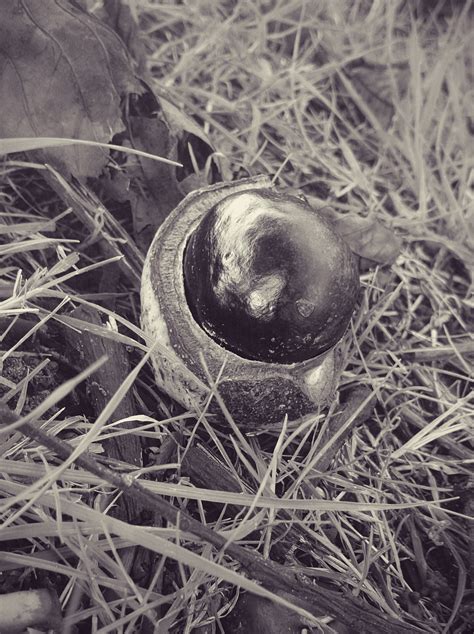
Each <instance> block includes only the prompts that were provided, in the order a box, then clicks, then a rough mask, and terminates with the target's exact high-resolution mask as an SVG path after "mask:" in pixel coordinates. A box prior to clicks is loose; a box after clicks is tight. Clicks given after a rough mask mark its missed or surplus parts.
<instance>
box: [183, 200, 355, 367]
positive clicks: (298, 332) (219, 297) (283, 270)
mask: <svg viewBox="0 0 474 634" xmlns="http://www.w3.org/2000/svg"><path fill="white" fill-rule="evenodd" d="M184 281H185V289H186V298H187V301H188V305H189V307H190V309H191V312H192V314H193V316H194V318H195V320H196V321H197V322H198V324H199V325H200V326H201V327H202V328H203V329H204V330H205V331H206V333H207V334H208V335H209V336H210V337H212V338H213V339H214V340H215V341H217V342H218V343H219V344H220V345H221V346H223V347H224V348H226V349H227V350H231V351H232V352H234V353H235V354H238V355H240V356H242V357H244V358H246V359H253V360H257V361H265V362H273V363H294V362H297V361H305V360H306V359H310V358H313V357H316V356H318V355H320V354H322V353H323V352H325V351H326V350H328V349H329V348H332V347H333V346H334V345H335V344H336V342H337V341H338V340H339V339H340V338H341V337H342V335H343V334H344V332H345V330H346V328H347V325H348V323H349V320H350V318H351V315H352V312H353V310H354V305H355V302H356V299H357V294H358V290H359V276H358V265H357V262H356V259H355V257H354V256H353V254H352V252H351V250H350V249H349V247H348V245H347V244H346V243H345V242H344V240H343V239H342V238H341V237H340V236H339V235H338V234H337V233H336V232H335V230H334V229H333V227H332V225H331V224H330V223H329V222H328V221H327V220H326V219H325V218H324V217H323V216H322V215H321V214H320V213H319V212H317V211H316V210H314V209H312V208H311V207H310V206H309V205H308V204H306V203H305V202H303V201H302V200H300V199H299V198H296V197H294V196H289V195H287V194H280V193H277V192H274V191H271V190H268V189H260V190H250V191H246V192H243V193H236V194H233V195H230V196H228V197H227V198H224V200H222V201H220V202H219V203H217V204H216V205H214V207H213V208H212V209H210V210H209V211H208V212H207V213H206V214H205V215H204V216H203V218H202V219H201V221H200V222H199V225H198V226H197V227H196V229H195V230H194V231H193V233H192V235H191V237H190V238H189V240H188V243H187V245H186V250H185V256H184Z"/></svg>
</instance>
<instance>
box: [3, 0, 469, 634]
mask: <svg viewBox="0 0 474 634" xmlns="http://www.w3.org/2000/svg"><path fill="white" fill-rule="evenodd" d="M132 8H133V12H134V13H135V16H136V18H137V20H138V22H139V25H140V29H141V32H142V33H143V35H144V37H145V45H146V48H147V62H148V70H149V73H150V75H151V77H152V79H153V81H154V82H155V83H156V88H157V89H159V90H163V89H165V90H167V91H168V93H169V94H170V95H171V97H172V98H173V100H174V101H175V102H176V103H177V104H179V106H180V107H181V108H182V109H183V110H184V111H186V112H187V113H188V114H190V115H193V116H194V117H195V118H196V119H197V120H198V121H199V123H200V124H201V125H202V126H203V128H204V130H205V132H206V133H207V135H208V136H209V138H210V139H211V140H212V143H213V144H214V146H215V148H216V149H217V150H218V151H219V153H220V154H221V155H222V159H221V165H222V172H223V176H224V178H225V179H234V178H238V177H241V176H244V175H247V174H258V173H264V174H269V175H271V176H272V177H274V179H275V182H276V183H277V184H278V185H279V186H281V187H285V188H287V189H289V190H293V191H295V192H296V191H298V192H301V193H303V194H304V195H305V196H306V198H307V199H308V200H309V201H310V203H311V204H313V205H314V206H317V207H323V206H328V205H329V206H331V207H332V208H333V209H334V210H335V212H336V213H337V214H340V215H344V214H356V215H359V216H362V217H368V218H370V219H373V220H378V221H380V222H382V223H383V224H385V225H386V226H388V227H390V228H391V229H392V230H393V231H394V232H396V233H397V234H398V235H399V236H400V237H401V238H402V240H403V247H402V250H401V252H400V255H399V256H398V258H397V260H396V262H395V263H394V264H393V265H391V266H383V265H380V266H371V267H369V266H367V267H365V268H364V272H363V275H362V282H363V295H362V299H361V304H360V308H359V310H358V312H357V313H356V315H355V316H354V318H353V321H352V325H351V330H350V332H349V333H348V335H347V338H346V342H345V346H344V371H343V373H342V375H341V378H340V383H339V386H338V399H337V400H336V401H335V402H334V403H333V404H332V405H331V406H330V407H329V410H328V411H322V412H319V413H317V414H315V416H314V417H311V418H310V419H307V420H303V421H301V422H300V423H298V424H297V425H291V426H289V427H287V426H285V425H282V427H281V428H279V429H277V430H275V431H274V432H268V431H266V432H265V433H262V434H257V433H256V434H252V435H250V436H244V435H242V434H239V433H236V432H235V431H232V430H231V431H230V432H227V433H223V432H221V431H220V430H218V429H214V428H213V426H212V424H211V422H210V421H207V420H206V418H205V417H202V418H201V419H199V421H198V423H196V422H195V419H194V418H193V417H192V416H191V415H190V414H189V413H182V412H181V411H180V410H179V408H177V407H176V406H175V405H174V404H173V403H172V402H171V401H170V399H169V398H167V397H166V395H162V394H159V393H158V392H157V390H156V388H155V387H154V381H153V377H152V374H151V371H150V369H149V368H147V367H144V368H142V370H141V371H140V372H139V373H133V374H132V375H130V379H132V378H133V379H136V380H135V382H134V383H133V386H132V381H131V380H130V381H129V382H125V383H124V384H123V385H121V386H119V387H118V388H117V390H116V392H115V393H114V394H112V395H111V398H110V399H109V403H108V405H107V406H106V407H105V408H104V411H103V414H102V415H101V416H99V417H98V418H94V417H93V416H92V413H91V411H90V410H87V409H86V410H84V407H83V405H84V403H85V402H87V394H86V393H85V391H84V388H83V387H81V385H83V384H80V383H79V382H78V381H77V380H76V379H75V378H74V377H76V376H77V374H78V367H76V366H75V365H74V363H72V362H71V359H70V358H69V357H68V354H67V351H66V350H65V348H64V342H63V339H62V337H63V335H62V334H61V333H63V332H64V327H65V326H64V325H65V324H66V325H67V327H69V328H72V329H74V328H78V327H79V326H81V324H79V323H78V322H77V321H74V318H73V317H71V316H70V315H69V314H68V313H69V311H70V310H71V309H72V308H73V307H77V306H79V305H82V306H84V305H87V306H89V305H91V304H93V305H95V306H98V307H99V311H100V314H101V317H102V321H103V324H102V326H98V327H94V328H93V330H94V334H96V335H97V336H99V337H102V338H109V339H112V340H113V341H117V342H119V343H120V344H123V345H126V346H127V349H128V351H129V352H128V354H129V355H130V358H131V360H132V365H133V364H138V363H139V362H140V359H142V355H143V352H144V351H145V350H146V345H145V341H144V338H143V336H142V333H141V331H140V329H139V312H140V310H139V297H138V293H139V287H138V281H137V282H136V283H135V284H134V283H133V278H127V279H124V278H121V280H120V281H119V282H118V284H117V286H116V288H114V289H113V290H112V291H111V290H110V286H109V285H108V277H107V276H108V270H109V269H110V270H112V268H113V266H112V263H111V262H108V263H107V262H106V261H104V258H103V257H102V256H101V255H100V251H99V250H98V249H95V248H94V244H92V245H91V244H90V240H89V237H90V232H88V231H86V230H85V229H84V227H83V226H82V225H81V224H80V223H78V221H77V220H76V219H75V218H74V217H72V215H71V213H70V209H68V208H66V207H65V205H64V204H62V203H61V202H59V201H58V200H57V199H55V198H54V197H53V196H51V192H50V190H49V189H48V188H47V186H46V185H45V184H44V181H43V179H42V177H41V174H42V173H43V172H44V168H43V166H40V165H35V164H32V163H28V162H18V161H14V160H10V159H8V158H6V159H4V160H3V162H2V164H1V170H0V187H1V189H0V196H1V208H0V241H1V242H0V300H1V301H0V324H1V326H0V339H1V343H0V348H1V349H0V358H1V360H2V373H1V376H0V400H1V402H2V403H3V404H5V405H8V406H9V407H13V408H14V410H15V411H16V413H17V414H18V415H19V416H28V417H29V420H31V421H32V422H34V424H35V425H38V426H40V427H41V428H42V429H43V430H46V431H48V433H50V434H52V435H57V436H58V437H60V438H63V439H67V440H68V441H69V442H70V444H71V445H72V446H73V447H74V448H75V449H77V453H78V454H79V453H80V452H81V451H82V450H84V449H88V450H89V451H91V452H93V453H94V454H95V455H96V456H97V457H98V458H99V460H105V461H106V462H107V458H104V443H106V442H107V440H110V437H113V436H116V437H118V436H120V435H122V436H123V435H124V434H128V435H130V436H136V437H137V438H139V439H140V440H141V441H143V442H145V444H146V446H147V452H146V461H145V464H144V466H137V465H133V464H125V463H120V462H112V463H111V464H112V466H115V468H118V469H119V470H120V472H121V473H122V474H124V475H126V476H127V477H132V478H140V479H141V480H144V481H146V482H147V486H148V487H149V488H150V489H151V490H153V491H154V492H156V493H159V494H161V495H163V496H165V497H166V499H168V500H170V501H171V502H173V504H175V505H176V506H177V508H179V509H181V510H183V511H188V512H190V513H192V514H193V516H194V517H195V518H197V519H200V520H201V521H202V522H203V523H204V524H206V525H207V526H209V527H212V528H214V529H215V530H216V531H219V532H220V533H221V534H222V535H224V536H225V537H226V539H227V541H228V543H235V544H240V545H244V546H245V547H247V548H248V549H254V550H257V551H258V552H260V553H261V554H263V555H264V556H265V557H272V558H274V559H276V560H278V561H279V562H280V563H283V564H284V565H285V566H286V567H288V568H291V569H293V570H294V571H295V573H297V574H300V575H302V576H305V577H306V578H310V579H313V580H314V582H315V584H319V585H321V586H328V587H330V588H333V589H340V590H344V591H346V592H348V593H351V594H352V595H355V596H358V597H360V598H361V599H362V600H363V601H365V602H366V603H367V604H370V605H371V606H375V607H376V608H377V609H378V610H380V612H381V613H383V614H386V615H389V616H392V617H397V618H399V619H401V620H402V621H404V622H405V623H406V624H407V626H408V624H410V623H413V622H418V623H421V626H422V627H424V628H425V629H426V631H430V632H453V633H454V632H456V633H461V632H468V631H469V622H470V620H471V619H472V588H473V586H472V583H473V582H472V574H473V569H472V566H473V563H472V541H471V542H470V537H471V538H472V522H471V523H470V522H469V519H468V516H469V515H470V514H472V508H473V504H474V503H473V493H472V475H471V471H470V469H471V468H472V413H473V410H472V405H473V403H472V376H471V367H472V358H473V352H474V344H473V340H472V321H471V311H472V295H471V291H472V281H471V277H470V270H472V264H473V262H472V247H473V241H474V238H473V221H472V204H473V176H472V175H473V172H472V168H473V166H472V162H470V145H472V135H473V120H472V112H470V111H469V108H470V104H471V102H472V87H473V82H472V80H473V77H472V53H471V51H470V50H469V44H470V38H471V37H472V3H470V2H465V3H457V2H433V3H429V2H421V0H420V1H418V2H413V3H406V2H404V1H402V0H396V1H394V2H370V1H369V2H366V1H365V0H359V1H358V2H352V3H344V2H329V1H328V2H319V3H310V2H306V1H305V0H294V1H292V2H279V1H274V2H263V1H262V2H255V3H245V2H227V1H226V0H219V1H218V2H207V1H205V0H199V1H198V2H193V3H184V4H183V3H178V2H168V3H161V2H160V3H159V2H145V1H144V0H137V2H135V3H134V4H133V7H132ZM101 231H103V225H100V223H99V220H97V236H99V237H102V238H104V237H105V234H104V233H102V234H101ZM97 236H96V237H97ZM105 239H109V240H110V241H111V242H112V241H113V240H112V238H111V237H110V235H108V237H105ZM86 246H87V248H85V247H86ZM101 276H102V281H99V282H98V281H97V280H98V279H100V277H101ZM82 327H84V328H86V329H87V330H88V331H90V330H91V326H90V325H87V324H84V323H83V324H82ZM135 374H137V376H135ZM354 389H357V390H361V389H366V390H367V392H363V393H362V394H367V395H368V396H367V399H365V397H364V398H362V399H361V401H360V402H359V403H358V408H359V409H357V408H356V409H354V410H352V411H349V412H348V416H347V418H346V421H345V424H346V429H347V431H348V434H347V437H346V439H345V442H344V443H343V444H342V446H340V448H339V449H338V450H337V451H333V449H332V448H334V446H335V444H336V440H335V439H334V438H333V437H332V436H328V435H327V434H325V430H327V429H331V422H332V421H335V420H336V419H337V416H338V415H339V414H340V412H341V411H342V410H344V407H345V404H346V401H347V399H348V397H349V394H350V393H351V392H352V391H353V390H354ZM127 394H128V395H132V396H133V398H134V403H135V411H134V413H133V415H132V416H131V417H129V418H128V419H127V422H128V423H130V422H131V423H133V426H132V428H131V429H128V428H126V427H125V423H124V421H123V420H122V419H120V417H117V416H116V414H114V412H116V407H117V406H118V404H119V402H120V401H121V400H122V399H124V398H125V397H126V395H127ZM364 408H368V411H369V414H368V415H366V416H364V417H363V418H360V416H359V415H360V413H361V411H363V410H364V411H365V409H364ZM361 420H363V422H360V421H361ZM2 443H3V444H2V447H1V451H2V455H1V457H0V462H1V468H2V473H3V479H2V480H1V481H0V490H1V492H2V501H1V510H2V513H3V515H2V522H3V524H2V527H1V529H0V539H1V541H2V549H3V552H2V555H1V557H0V588H1V590H2V592H8V591H13V590H18V589H29V588H31V587H36V586H38V585H41V584H44V583H48V584H53V585H54V586H55V587H56V588H57V591H58V593H59V598H60V601H61V605H62V607H63V610H64V614H65V624H66V627H67V628H68V631H77V632H86V631H94V632H101V633H105V632H135V631H136V632H138V631H143V632H146V631H156V632H166V631H171V632H176V633H178V632H192V631H193V630H194V631H198V632H203V631H210V632H214V631H215V632H220V631H223V628H224V627H225V620H223V617H224V616H225V615H226V614H228V613H229V612H230V611H231V609H232V607H233V606H234V604H235V602H236V600H237V598H238V592H237V590H236V588H237V586H240V587H241V588H244V589H248V590H251V591H254V592H258V591H259V590H258V587H257V584H255V582H253V581H252V580H251V579H250V578H246V577H245V576H244V575H243V574H241V571H240V569H239V567H238V566H237V564H236V563H235V560H234V559H233V558H232V557H230V556H229V555H228V554H225V553H220V552H218V551H217V550H215V549H213V548H212V547H211V546H210V545H209V544H207V543H205V542H204V541H199V540H198V539H196V538H195V537H193V536H192V535H190V534H187V533H186V532H185V531H184V532H180V530H179V529H177V528H176V527H174V526H172V525H169V524H167V523H166V522H164V521H163V520H162V519H161V518H160V517H156V516H154V515H153V514H152V513H151V514H150V516H148V517H145V516H141V517H139V518H137V521H136V522H135V524H137V526H134V525H133V524H134V523H133V522H129V521H124V520H123V519H120V517H117V516H116V514H115V515H114V508H115V507H116V506H117V505H118V503H119V499H120V493H117V491H115V490H114V489H113V488H112V487H110V486H109V485H108V484H107V482H105V481H103V480H101V479H100V478H99V477H97V476H95V475H93V474H90V473H88V472H87V471H85V470H84V469H81V468H79V467H77V465H75V464H74V463H73V462H70V463H68V464H61V463H60V462H58V461H57V459H56V458H55V456H54V454H53V453H52V452H51V451H49V450H47V449H45V448H42V447H38V445H37V444H36V443H35V442H33V441H31V440H28V439H25V438H24V437H23V436H22V435H21V434H20V433H19V431H18V429H13V428H12V429H11V431H10V433H9V434H4V435H3V437H2ZM203 447H205V451H206V452H208V453H207V454H206V455H207V456H208V458H207V459H209V460H210V459H211V458H209V454H210V455H211V457H212V458H213V459H214V460H217V461H219V463H220V464H219V468H220V469H223V468H224V467H225V470H224V471H220V473H225V474H227V476H228V477H229V481H228V483H229V485H228V486H226V483H227V480H225V478H224V475H223V476H222V481H218V482H208V483H207V486H206V482H205V480H204V479H201V480H199V478H197V477H196V475H195V474H194V475H193V469H192V465H193V462H192V461H191V462H190V457H191V458H193V459H194V460H204V458H203V456H202V454H196V448H197V449H198V450H199V451H201V450H203V449H202V448H203ZM203 451H204V450H203ZM193 452H194V453H193ZM328 455H329V456H330V460H329V462H327V461H325V456H328ZM197 464H201V463H199V462H198V463H197ZM232 483H233V484H232ZM235 484H237V488H236V489H233V488H232V487H233V486H234V485H235ZM209 489H212V490H209ZM136 546H140V547H141V548H142V549H143V551H144V552H146V553H148V556H147V558H146V565H145V564H144V565H143V566H140V565H139V564H137V563H136V562H135V566H134V564H133V563H132V564H130V559H127V557H128V556H129V555H130V553H132V554H133V553H135V554H136V552H137V551H136V550H133V549H134V547H136ZM150 553H152V555H151V556H150ZM131 559H133V557H131ZM295 609H296V610H298V606H295ZM300 613H301V610H300ZM329 621H330V620H329ZM329 621H327V622H329ZM150 623H154V624H155V630H153V627H151V629H148V630H147V629H146V627H148V628H150ZM147 624H148V625H147ZM198 626H203V627H204V626H207V627H208V628H209V629H208V630H204V629H202V630H197V629H196V628H198ZM140 628H142V629H140Z"/></svg>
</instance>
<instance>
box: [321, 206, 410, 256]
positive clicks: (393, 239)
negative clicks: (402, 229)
mask: <svg viewBox="0 0 474 634" xmlns="http://www.w3.org/2000/svg"><path fill="white" fill-rule="evenodd" d="M323 211H326V210H323ZM328 215H329V217H330V219H331V221H332V223H333V225H334V228H335V229H336V231H337V232H338V233H339V235H340V236H341V237H342V238H344V240H345V241H346V242H347V243H348V245H349V246H350V248H351V250H352V252H353V253H355V254H356V255H359V256H360V257H361V258H365V259H366V260H370V261H371V262H375V263H377V264H393V262H395V260H396V259H397V257H398V254H399V253H400V248H401V240H400V238H399V237H398V236H397V235H396V234H395V233H394V232H393V231H392V230H391V229H389V228H388V227H386V226H385V225H383V224H382V223H381V222H379V221H378V220H375V219H374V218H364V217H362V216H356V215H353V214H348V215H336V214H335V213H334V212H332V211H331V213H329V214H328Z"/></svg>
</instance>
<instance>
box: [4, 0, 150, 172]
mask: <svg viewBox="0 0 474 634" xmlns="http://www.w3.org/2000/svg"><path fill="white" fill-rule="evenodd" d="M0 41H1V43H2V46H1V49H0V100H1V103H2V109H1V111H0V136H3V137H20V136H23V137H35V136H44V137H64V138H69V137H72V138H77V139H85V140H89V141H99V142H102V143H107V142H109V141H111V140H112V138H113V136H114V135H115V134H116V133H118V132H121V131H122V130H123V129H124V127H125V126H124V123H123V121H122V116H121V107H120V106H121V101H122V98H123V96H124V95H125V94H128V93H136V94H141V93H143V92H144V89H143V86H142V84H141V83H140V82H139V81H138V79H137V78H136V77H135V76H134V75H133V72H132V70H131V65H130V60H129V56H128V53H127V50H126V48H125V46H124V45H123V43H122V41H121V40H120V39H119V38H118V37H117V35H116V34H115V33H114V32H113V31H112V30H111V29H109V28H108V27H107V26H105V25H104V24H102V23H101V22H100V21H98V20H97V19H95V18H94V17H93V16H90V15H88V14H87V13H84V12H83V11H82V10H80V9H78V8H76V7H75V6H74V5H72V4H71V3H69V2H66V1H65V0H42V1H41V2H38V1H37V0H4V1H3V2H2V18H1V21H0ZM43 157H44V159H45V160H46V161H47V162H50V163H52V164H53V165H55V166H56V167H58V168H59V169H61V168H62V170H63V171H64V169H66V171H67V172H70V173H73V174H74V175H75V176H76V177H79V178H80V177H87V176H96V175H97V174H98V173H99V172H100V171H101V169H102V168H103V167H104V165H105V164H106V162H107V160H108V152H107V151H106V150H104V149H101V148H97V147H80V146H73V147H70V148H67V149H63V148H61V149H57V148H55V149H47V150H44V151H43Z"/></svg>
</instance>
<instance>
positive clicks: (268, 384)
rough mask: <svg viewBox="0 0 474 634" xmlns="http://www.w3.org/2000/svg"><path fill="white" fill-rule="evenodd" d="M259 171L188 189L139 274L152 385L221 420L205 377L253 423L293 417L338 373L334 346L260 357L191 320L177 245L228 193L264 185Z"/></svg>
mask: <svg viewBox="0 0 474 634" xmlns="http://www.w3.org/2000/svg"><path fill="white" fill-rule="evenodd" d="M269 188H271V184H270V182H269V180H268V179H267V178H266V177H253V178H248V179H244V180H241V181H237V182H234V183H218V184H216V185H212V186H210V187H207V188H205V189H201V190H197V191H194V192H192V193H191V194H188V196H186V198H185V199H184V200H183V201H182V202H181V203H180V204H179V205H178V206H177V207H176V209H175V210H174V211H173V212H172V213H171V214H170V215H169V216H168V218H167V219H166V220H165V222H164V223H163V224H162V226H161V227H160V229H159V230H158V231H157V233H156V235H155V237H154V239H153V242H152V244H151V246H150V249H149V251H148V254H147V256H146V259H145V265H144V269H143V275H142V288H141V300H142V326H143V330H144V331H145V333H146V335H147V336H148V337H149V343H150V346H152V350H151V359H152V363H153V367H154V371H155V377H156V381H157V384H158V386H159V387H161V388H162V389H163V390H164V391H165V392H167V393H168V394H169V395H171V396H172V397H173V398H174V399H175V400H177V401H178V402H179V403H181V404H182V405H183V406H184V407H185V408H186V409H190V410H191V411H195V412H200V411H201V410H202V409H203V408H204V407H208V409H207V411H208V412H211V413H213V414H214V415H215V416H216V419H217V420H218V421H219V422H225V417H224V415H223V412H222V409H221V407H220V406H219V405H218V403H217V402H216V399H215V398H213V399H212V400H211V403H210V405H209V404H208V400H209V396H210V393H211V389H210V387H209V386H210V384H212V383H213V382H214V381H217V382H218V383H217V390H218V392H219V394H220V396H221V397H222V399H223V401H224V403H225V405H226V408H227V410H228V411H229V413H230V415H231V416H232V417H233V419H234V421H235V422H236V424H237V425H239V426H240V427H241V428H242V429H244V430H257V429H262V428H264V427H266V426H272V425H275V424H278V423H281V422H282V421H283V419H284V417H285V415H288V419H289V420H290V421H291V420H294V419H297V418H299V417H301V416H304V415H306V414H309V413H312V412H314V411H316V410H317V408H318V407H319V406H320V405H324V404H326V403H327V402H328V400H329V399H330V398H331V395H332V394H333V392H334V387H335V381H336V378H337V376H338V374H339V366H340V362H339V357H340V355H339V354H338V351H337V349H332V350H328V351H327V352H326V353H324V354H323V355H321V356H319V357H317V358H312V359H308V360H306V361H302V362H296V363H289V364H285V363H267V362H262V361H255V360H250V359H246V358H243V357H241V356H239V355H237V354H235V353H233V352H232V351H229V350H226V349H225V348H223V347H222V346H221V345H219V344H218V343H217V342H216V341H215V340H214V339H212V338H211V337H210V336H209V335H208V334H207V333H206V332H205V331H204V330H203V329H202V328H201V326H200V325H199V324H198V323H197V322H196V321H195V319H194V317H193V314H192V312H191V310H190V308H189V306H188V303H187V299H186V294H185V287H184V275H183V261H184V251H185V248H186V245H187V243H188V240H189V238H190V236H191V235H192V233H193V231H194V230H195V229H196V227H197V226H198V225H199V222H200V221H201V219H202V218H203V216H204V215H205V214H206V213H207V212H208V211H209V209H211V208H212V207H213V206H214V205H216V204H218V203H219V202H220V201H222V200H223V199H224V198H226V197H227V196H229V195H233V194H236V193H240V192H246V191H248V190H258V189H267V190H268V189H269Z"/></svg>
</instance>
